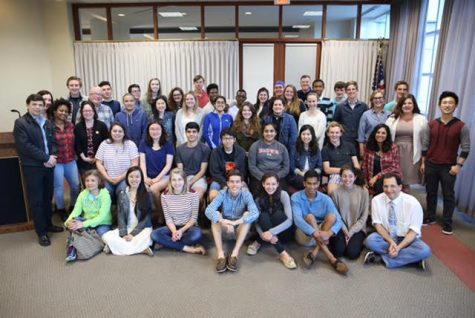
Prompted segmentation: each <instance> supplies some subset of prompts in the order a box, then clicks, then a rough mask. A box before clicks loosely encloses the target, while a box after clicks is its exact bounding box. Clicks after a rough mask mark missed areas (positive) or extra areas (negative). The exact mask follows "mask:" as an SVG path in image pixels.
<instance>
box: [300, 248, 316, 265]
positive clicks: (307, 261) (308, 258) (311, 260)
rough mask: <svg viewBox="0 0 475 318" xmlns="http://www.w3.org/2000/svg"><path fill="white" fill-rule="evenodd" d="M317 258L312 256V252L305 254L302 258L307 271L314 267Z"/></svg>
mask: <svg viewBox="0 0 475 318" xmlns="http://www.w3.org/2000/svg"><path fill="white" fill-rule="evenodd" d="M316 258H317V257H314V256H313V255H312V252H311V251H308V252H306V253H304V254H303V256H302V262H303V264H304V265H305V267H306V268H307V269H309V268H310V267H312V265H313V263H314V262H315V260H316Z"/></svg>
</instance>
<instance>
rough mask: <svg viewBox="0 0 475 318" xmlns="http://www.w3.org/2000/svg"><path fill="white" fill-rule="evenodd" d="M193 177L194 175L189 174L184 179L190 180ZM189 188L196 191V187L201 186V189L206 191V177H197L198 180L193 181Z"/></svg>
mask: <svg viewBox="0 0 475 318" xmlns="http://www.w3.org/2000/svg"><path fill="white" fill-rule="evenodd" d="M193 177H194V175H191V176H187V177H186V179H187V181H188V182H190V180H191V179H192V178H193ZM191 188H192V189H193V190H195V191H196V188H201V189H204V191H206V189H208V184H207V183H206V179H205V178H200V179H198V181H196V182H195V183H193V185H192V186H191Z"/></svg>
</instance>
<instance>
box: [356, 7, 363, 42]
mask: <svg viewBox="0 0 475 318" xmlns="http://www.w3.org/2000/svg"><path fill="white" fill-rule="evenodd" d="M362 11H363V5H362V4H361V3H358V12H357V14H356V34H355V39H356V40H359V39H360V33H361V14H362Z"/></svg>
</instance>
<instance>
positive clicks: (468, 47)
mask: <svg viewBox="0 0 475 318" xmlns="http://www.w3.org/2000/svg"><path fill="white" fill-rule="evenodd" d="M474 14H475V2H474V1H473V0H446V1H445V6H444V12H443V17H442V24H441V29H440V38H439V47H438V50H437V59H436V62H435V70H434V75H433V79H434V82H433V84H432V90H431V98H430V101H431V102H430V107H429V118H430V119H433V118H436V117H439V116H440V109H439V107H438V106H437V104H438V97H439V95H440V94H441V93H442V92H443V91H446V90H449V91H454V92H455V93H456V94H457V95H458V96H459V105H458V107H457V109H456V111H455V116H457V117H458V118H460V119H461V120H463V121H464V122H465V124H466V125H467V126H468V127H469V128H470V141H471V143H470V155H469V156H468V158H467V160H466V161H465V164H464V167H463V169H462V171H461V173H460V174H459V175H458V176H457V181H456V182H455V199H456V201H457V207H458V208H459V209H460V210H461V211H464V212H466V213H467V214H469V215H471V216H472V217H475V182H474V179H475V112H474V111H473V101H474V100H475V91H474V89H473V83H474V80H475V59H474V58H473V54H472V52H474V51H475V19H474V18H473V17H474Z"/></svg>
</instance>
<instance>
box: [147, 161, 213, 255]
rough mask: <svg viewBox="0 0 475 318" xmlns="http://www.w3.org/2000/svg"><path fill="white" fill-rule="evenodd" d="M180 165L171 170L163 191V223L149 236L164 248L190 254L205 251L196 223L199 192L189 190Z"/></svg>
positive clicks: (203, 253) (203, 252) (204, 252)
mask: <svg viewBox="0 0 475 318" xmlns="http://www.w3.org/2000/svg"><path fill="white" fill-rule="evenodd" d="M186 183H187V182H186V175H185V172H184V171H183V170H182V169H178V168H175V169H173V170H172V171H171V172H170V181H169V183H168V188H167V190H166V191H165V192H164V193H162V195H161V199H162V208H163V214H164V215H165V222H166V224H167V225H166V226H164V227H161V228H158V229H156V230H155V231H153V232H152V235H151V236H152V240H153V241H154V242H157V243H158V244H160V245H163V246H164V247H166V248H170V249H174V250H176V251H183V252H186V253H191V254H202V255H205V254H206V250H205V248H204V247H203V246H202V245H200V244H199V243H200V242H201V237H202V232H201V229H200V228H199V227H197V226H195V224H196V222H197V219H198V208H199V203H200V197H199V194H198V193H196V192H188V191H187V189H188V187H187V184H186Z"/></svg>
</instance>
